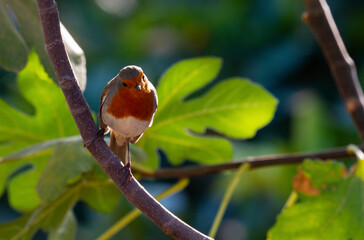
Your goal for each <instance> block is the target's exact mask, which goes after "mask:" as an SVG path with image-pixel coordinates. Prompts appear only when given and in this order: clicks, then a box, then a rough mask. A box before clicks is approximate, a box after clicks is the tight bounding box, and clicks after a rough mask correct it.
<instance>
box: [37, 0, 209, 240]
mask: <svg viewBox="0 0 364 240" xmlns="http://www.w3.org/2000/svg"><path fill="white" fill-rule="evenodd" d="M37 3H38V10H39V15H40V19H41V22H42V27H43V33H44V39H45V47H46V51H47V53H48V56H49V58H50V60H51V63H52V66H53V68H54V71H55V72H56V75H57V78H58V81H59V86H60V87H61V89H62V91H63V93H64V96H65V98H66V101H67V103H68V106H69V109H70V111H71V113H72V116H73V117H74V119H75V122H76V124H77V127H78V129H79V131H80V134H81V136H82V139H83V141H84V144H85V146H86V147H87V149H88V150H89V151H90V152H91V154H92V155H93V156H94V157H95V159H96V160H97V161H98V162H99V164H100V165H101V167H102V168H103V169H104V171H105V172H106V173H107V174H108V175H109V176H110V178H111V179H112V180H113V181H114V183H115V185H116V186H117V187H118V188H119V189H120V190H121V192H123V194H124V195H125V197H126V198H127V199H128V200H129V201H130V202H131V203H132V204H133V205H134V206H135V207H137V208H138V209H140V210H141V211H142V212H143V213H144V214H145V215H146V216H147V217H149V218H150V219H151V220H152V221H153V222H154V223H155V224H156V225H157V226H158V227H159V228H161V229H162V231H163V232H164V233H166V234H167V235H169V236H171V237H173V238H175V239H186V240H188V239H211V238H210V237H207V236H206V235H204V234H202V233H200V232H198V231H197V230H195V229H193V228H192V227H190V226H189V225H187V224H186V223H184V222H183V221H181V220H180V219H178V218H177V217H176V216H174V215H173V214H172V213H170V212H169V211H168V210H167V209H165V208H164V207H163V206H162V205H160V204H159V203H158V202H157V201H156V200H155V199H154V198H153V197H152V196H151V195H150V194H149V193H148V192H147V191H146V190H145V189H144V188H143V187H142V186H141V185H140V184H139V183H138V182H137V181H136V180H135V178H132V179H130V178H129V176H130V175H129V170H127V169H125V168H124V167H123V165H122V163H121V162H120V159H119V158H118V157H117V156H116V155H115V154H113V152H112V151H111V150H110V148H109V147H108V146H107V145H106V143H105V141H104V140H103V139H102V138H97V132H98V128H97V126H96V124H95V122H94V120H93V118H92V115H91V111H90V108H89V106H88V105H87V103H86V100H85V98H84V97H83V95H82V92H81V90H80V88H79V86H78V85H77V82H76V79H75V76H74V73H73V71H72V68H71V65H70V62H69V60H68V56H67V54H66V51H65V48H64V44H63V41H62V37H61V33H60V25H59V16H58V9H57V5H56V3H55V1H54V0H37Z"/></svg>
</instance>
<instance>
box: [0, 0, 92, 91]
mask: <svg viewBox="0 0 364 240" xmlns="http://www.w3.org/2000/svg"><path fill="white" fill-rule="evenodd" d="M0 26H1V28H0V66H1V67H3V68H4V69H5V70H8V71H11V72H19V71H20V70H22V69H23V68H24V66H25V64H26V62H27V56H28V54H29V50H31V49H35V51H36V52H37V53H38V55H39V56H40V60H41V62H42V64H43V66H44V67H45V69H46V72H47V73H48V74H49V75H50V76H51V78H52V79H54V80H56V75H55V73H54V71H53V68H52V66H51V63H50V61H49V58H48V55H47V53H46V51H45V49H44V40H43V32H42V26H41V22H40V19H39V13H38V8H37V3H36V1H34V0H0ZM61 34H62V39H63V42H64V44H65V47H66V51H67V53H68V56H69V58H70V62H71V65H72V68H73V70H74V72H75V75H76V77H77V81H78V83H79V85H80V88H81V90H82V91H83V90H85V87H86V58H85V54H84V52H83V50H82V49H81V48H80V47H79V45H78V44H77V43H76V42H75V40H74V39H73V38H72V36H71V35H70V34H69V33H68V31H67V29H66V28H65V27H64V26H63V25H62V24H61Z"/></svg>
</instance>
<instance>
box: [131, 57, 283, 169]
mask: <svg viewBox="0 0 364 240" xmlns="http://www.w3.org/2000/svg"><path fill="white" fill-rule="evenodd" d="M220 67H221V61H220V59H218V58H197V59H192V60H185V61H181V62H179V63H177V64H175V65H174V66H172V67H171V68H170V69H169V70H168V71H167V72H166V74H165V75H164V76H163V77H162V79H161V81H160V85H159V86H158V88H157V92H158V96H159V102H160V103H159V107H158V109H157V113H156V116H155V120H154V124H153V125H152V127H151V128H149V129H148V130H147V131H146V132H145V134H144V136H143V138H141V140H140V142H139V145H138V146H140V147H142V148H143V149H144V150H145V151H146V152H147V155H148V161H147V162H146V165H148V166H150V167H154V168H156V167H157V166H158V161H157V155H156V152H157V149H161V150H163V152H165V153H166V154H167V156H168V159H169V161H170V162H171V163H173V164H180V163H182V161H183V160H185V159H189V160H192V161H195V162H199V163H204V164H212V163H220V162H225V161H229V160H231V158H232V146H231V143H230V142H229V141H228V140H226V139H224V138H221V137H211V136H210V137H207V136H201V134H203V133H204V132H205V130H207V129H213V130H214V131H217V132H219V133H221V134H223V135H225V136H227V137H231V138H251V137H253V136H254V135H255V133H256V131H257V130H258V129H260V128H262V127H263V126H265V125H266V124H268V123H269V122H270V121H271V119H272V118H273V115H274V112H275V108H276V105H277V100H276V99H275V98H274V97H273V96H272V95H271V94H270V93H268V92H267V91H266V90H264V89H263V88H262V87H261V86H259V85H257V84H254V83H252V82H250V81H248V80H246V79H243V78H231V79H227V80H225V81H222V82H221V83H219V84H217V85H216V86H214V87H213V88H212V89H211V90H210V91H208V92H207V93H206V94H204V95H202V96H201V97H199V98H195V99H191V100H184V99H185V98H186V97H187V96H189V95H190V94H192V93H193V92H194V91H196V90H197V89H199V88H201V87H202V86H204V85H205V84H207V83H209V82H210V81H211V80H212V79H213V78H214V77H216V75H217V73H218V71H219V69H220Z"/></svg>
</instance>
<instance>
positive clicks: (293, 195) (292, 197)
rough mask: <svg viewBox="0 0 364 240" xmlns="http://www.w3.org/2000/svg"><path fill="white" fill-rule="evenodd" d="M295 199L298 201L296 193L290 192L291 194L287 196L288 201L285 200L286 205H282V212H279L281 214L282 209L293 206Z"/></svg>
mask: <svg viewBox="0 0 364 240" xmlns="http://www.w3.org/2000/svg"><path fill="white" fill-rule="evenodd" d="M297 199H298V194H297V192H296V191H292V192H291V194H290V195H289V197H288V199H287V201H286V203H285V204H284V206H283V208H282V211H281V212H283V211H284V209H286V208H288V207H290V206H293V204H295V203H296V201H297Z"/></svg>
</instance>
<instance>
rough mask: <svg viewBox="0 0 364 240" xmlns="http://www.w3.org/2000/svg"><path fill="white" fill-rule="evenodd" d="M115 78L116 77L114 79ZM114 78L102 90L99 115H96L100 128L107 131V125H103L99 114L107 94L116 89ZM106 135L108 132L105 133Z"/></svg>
mask: <svg viewBox="0 0 364 240" xmlns="http://www.w3.org/2000/svg"><path fill="white" fill-rule="evenodd" d="M115 78H116V77H115ZM115 78H113V79H112V80H111V81H110V82H108V83H107V85H106V87H105V88H104V90H103V91H102V93H101V97H100V104H99V113H98V117H99V126H100V128H105V129H107V125H106V124H105V123H104V121H103V120H102V117H101V113H102V107H103V106H104V104H105V101H106V97H107V95H108V94H111V93H112V92H113V91H112V90H113V88H115V87H117V86H116V85H117V81H114V80H115ZM105 132H106V133H107V132H108V131H105Z"/></svg>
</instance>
